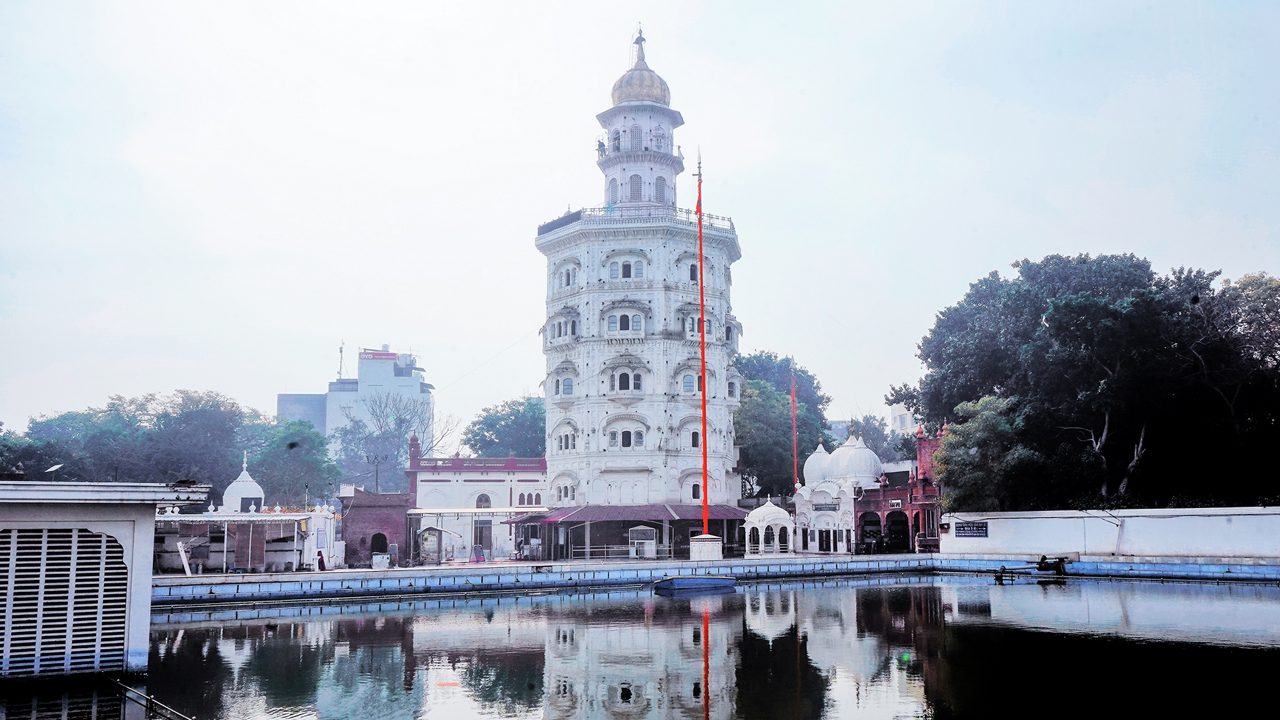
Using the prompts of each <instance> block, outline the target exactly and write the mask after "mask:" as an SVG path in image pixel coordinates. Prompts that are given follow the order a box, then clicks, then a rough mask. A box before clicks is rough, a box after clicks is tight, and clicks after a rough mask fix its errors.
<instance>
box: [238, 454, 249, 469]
mask: <svg viewBox="0 0 1280 720" xmlns="http://www.w3.org/2000/svg"><path fill="white" fill-rule="evenodd" d="M240 469H241V470H244V471H248V470H249V451H248V450H245V451H244V457H243V458H242V459H241V461H240Z"/></svg>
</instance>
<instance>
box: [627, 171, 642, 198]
mask: <svg viewBox="0 0 1280 720" xmlns="http://www.w3.org/2000/svg"><path fill="white" fill-rule="evenodd" d="M627 194H628V195H629V196H630V197H629V199H630V200H631V202H640V200H641V199H642V198H643V197H644V180H642V179H640V176H639V175H632V176H631V179H630V180H628V181H627Z"/></svg>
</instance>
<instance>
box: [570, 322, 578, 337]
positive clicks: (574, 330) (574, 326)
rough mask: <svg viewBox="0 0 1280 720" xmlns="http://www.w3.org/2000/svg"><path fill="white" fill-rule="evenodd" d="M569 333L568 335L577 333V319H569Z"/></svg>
mask: <svg viewBox="0 0 1280 720" xmlns="http://www.w3.org/2000/svg"><path fill="white" fill-rule="evenodd" d="M569 334H570V335H577V334H578V321H577V320H570V321H569Z"/></svg>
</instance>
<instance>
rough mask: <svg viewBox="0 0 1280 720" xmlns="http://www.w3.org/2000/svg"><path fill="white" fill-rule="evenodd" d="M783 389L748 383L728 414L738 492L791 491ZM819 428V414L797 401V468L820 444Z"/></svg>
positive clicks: (788, 396) (788, 413)
mask: <svg viewBox="0 0 1280 720" xmlns="http://www.w3.org/2000/svg"><path fill="white" fill-rule="evenodd" d="M789 387H790V386H789V383H788V392H787V393H785V394H784V393H782V392H780V391H779V390H778V389H777V388H776V387H774V386H773V385H772V384H771V383H769V382H766V381H764V380H750V379H749V380H747V381H746V384H745V385H744V386H743V388H742V403H741V404H740V405H739V406H738V409H737V411H736V412H735V413H734V416H733V417H734V420H733V425H734V429H735V431H736V433H737V443H738V450H739V452H738V472H739V473H741V474H742V477H743V481H744V494H751V492H752V491H755V490H758V491H759V492H760V493H764V494H769V495H790V494H791V493H792V492H794V479H793V478H794V474H793V469H794V466H793V464H792V462H793V456H792V452H791V451H792V447H791V394H790V391H789ZM825 427H826V423H825V422H824V421H823V420H822V419H821V414H820V413H819V412H817V411H816V410H814V408H811V407H810V406H808V405H805V404H804V403H799V402H797V404H796V436H797V437H798V438H799V442H798V444H799V449H800V453H801V454H800V458H799V462H800V465H803V464H804V460H805V458H807V457H808V456H809V453H811V452H813V450H814V448H816V447H817V446H818V443H819V442H820V441H822V440H823V436H824V432H825Z"/></svg>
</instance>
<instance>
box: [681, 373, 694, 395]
mask: <svg viewBox="0 0 1280 720" xmlns="http://www.w3.org/2000/svg"><path fill="white" fill-rule="evenodd" d="M694 387H695V386H694V379H693V376H692V375H685V376H684V385H683V388H684V391H685V392H687V393H691V392H693V391H694Z"/></svg>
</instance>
